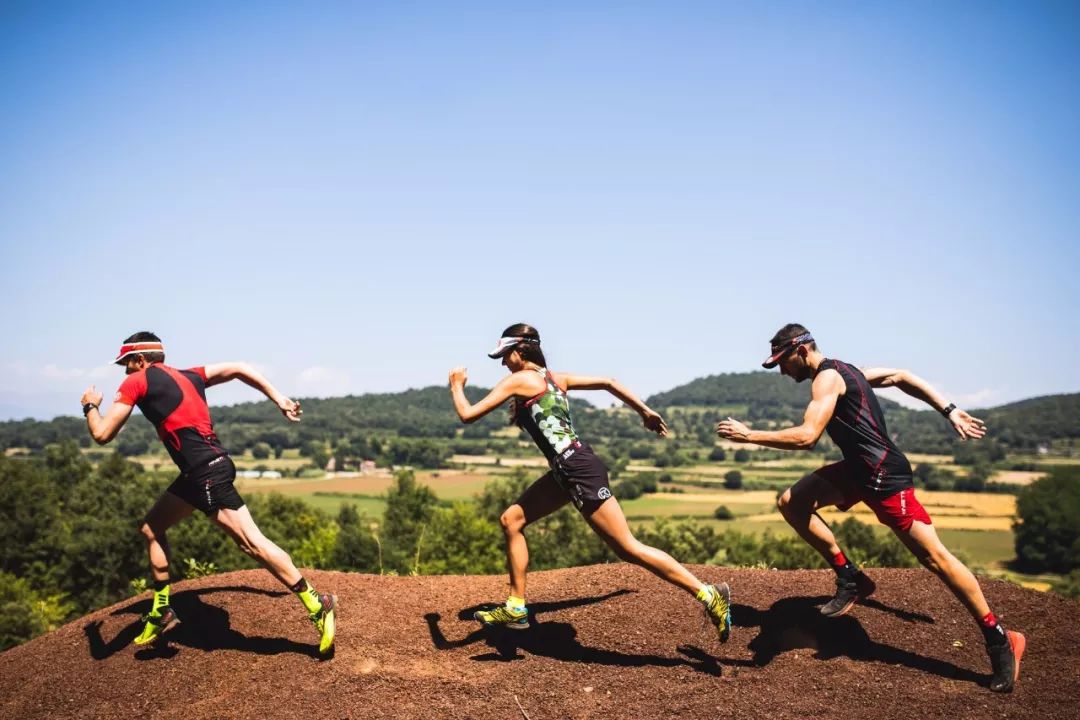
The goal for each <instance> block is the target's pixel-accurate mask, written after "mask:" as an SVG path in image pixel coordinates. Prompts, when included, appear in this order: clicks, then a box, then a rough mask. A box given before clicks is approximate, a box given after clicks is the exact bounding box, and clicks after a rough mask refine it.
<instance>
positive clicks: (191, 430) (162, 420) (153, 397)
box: [116, 363, 228, 473]
mask: <svg viewBox="0 0 1080 720" xmlns="http://www.w3.org/2000/svg"><path fill="white" fill-rule="evenodd" d="M116 402H122V403H124V404H126V405H136V406H138V408H139V410H141V411H142V414H143V415H145V416H146V419H147V420H149V421H150V422H152V423H153V424H154V427H155V428H157V434H158V437H159V438H161V441H162V442H163V443H165V448H166V449H167V450H168V451H169V455H171V456H172V459H173V462H175V463H176V466H177V467H179V468H180V472H182V473H189V472H191V471H192V470H197V469H199V468H201V467H203V466H205V465H206V464H207V463H208V462H210V461H211V460H213V459H214V458H216V457H219V456H221V455H227V454H228V453H227V452H226V451H225V448H223V447H221V443H220V442H219V441H218V438H217V435H216V434H215V433H214V422H213V421H212V420H211V419H210V408H209V407H207V405H206V370H205V369H204V368H201V367H196V368H191V369H189V370H177V369H176V368H173V367H169V366H168V365H165V364H164V363H154V364H153V365H151V366H150V367H148V368H146V369H145V370H140V371H139V372H137V373H134V374H132V375H128V376H127V378H126V379H125V380H124V382H123V383H122V384H121V385H120V389H119V390H118V391H117V392H116Z"/></svg>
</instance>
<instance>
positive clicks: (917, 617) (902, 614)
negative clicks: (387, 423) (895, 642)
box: [821, 598, 934, 625]
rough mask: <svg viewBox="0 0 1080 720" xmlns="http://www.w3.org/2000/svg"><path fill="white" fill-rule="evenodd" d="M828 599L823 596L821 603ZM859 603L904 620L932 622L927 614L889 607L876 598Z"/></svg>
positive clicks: (930, 623) (931, 623) (932, 619)
mask: <svg viewBox="0 0 1080 720" xmlns="http://www.w3.org/2000/svg"><path fill="white" fill-rule="evenodd" d="M829 599H830V598H825V599H824V600H822V601H821V602H822V603H827V602H829ZM859 605H862V606H864V607H868V608H871V609H873V610H880V611H881V612H885V613H889V614H890V615H894V616H896V617H898V618H900V619H901V620H906V621H907V622H920V623H927V624H929V625H933V624H934V618H932V617H930V616H929V615H923V614H922V613H921V612H915V611H914V610H905V609H903V608H894V607H891V606H889V605H886V604H885V603H883V602H879V601H877V600H872V599H869V598H864V599H862V600H860V601H859Z"/></svg>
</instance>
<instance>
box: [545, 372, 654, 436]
mask: <svg viewBox="0 0 1080 720" xmlns="http://www.w3.org/2000/svg"><path fill="white" fill-rule="evenodd" d="M551 376H552V377H553V378H555V382H557V383H559V384H560V385H561V386H562V387H563V389H564V390H607V391H608V392H609V393H611V394H612V395H614V396H615V397H617V398H619V399H620V400H622V401H623V402H624V403H625V404H626V405H628V406H630V407H631V408H633V409H634V412H636V413H637V414H638V415H640V416H641V420H642V422H643V423H644V425H645V427H646V428H647V429H649V430H652V431H653V432H654V433H656V434H657V435H660V436H661V437H667V434H668V426H667V423H666V422H664V418H662V417H660V413H658V412H656V411H655V410H653V409H652V408H650V407H649V406H648V405H646V404H645V402H644V401H643V400H642V399H641V398H639V397H638V396H637V395H635V394H634V393H632V392H630V390H629V388H627V387H626V386H625V385H623V384H622V383H620V382H619V381H618V380H615V379H614V378H607V377H591V376H589V375H571V374H570V373H552V374H551Z"/></svg>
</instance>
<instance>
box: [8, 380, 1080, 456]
mask: <svg viewBox="0 0 1080 720" xmlns="http://www.w3.org/2000/svg"><path fill="white" fill-rule="evenodd" d="M486 392H487V389H486V388H474V387H468V388H466V394H467V395H468V396H469V398H470V399H471V400H473V401H476V400H478V399H479V398H480V397H482V396H483V395H484V394H485V393H486ZM210 399H211V400H212V399H213V391H211V396H210ZM808 400H809V397H808V395H807V388H806V387H805V386H802V385H798V384H796V383H792V382H790V381H789V380H788V379H786V378H782V377H780V376H779V375H778V374H776V373H740V374H730V375H718V376H712V377H707V378H700V379H698V380H694V381H693V382H691V383H688V384H686V385H683V386H681V387H679V388H675V389H673V390H671V391H668V392H666V393H660V394H658V395H655V396H653V397H651V398H649V399H648V402H649V403H650V404H651V405H652V406H654V407H655V408H657V409H658V410H661V411H662V412H664V414H665V415H666V417H667V420H668V424H669V426H670V427H671V428H672V429H673V430H674V431H675V435H676V437H677V438H678V439H679V440H680V442H681V443H682V444H683V447H684V448H698V449H704V450H705V451H706V452H708V450H709V449H711V448H713V447H714V445H715V441H716V436H715V425H716V423H717V422H718V421H719V420H721V419H723V418H724V417H726V416H727V415H729V414H735V415H738V416H740V417H741V418H742V419H745V420H749V421H751V422H753V423H755V424H757V425H759V426H760V425H762V424H765V425H767V424H769V423H797V422H799V421H800V420H801V418H802V415H803V411H804V410H805V407H806V403H807V401H808ZM303 404H304V408H305V414H304V422H302V423H299V424H287V423H284V422H283V421H282V419H281V416H280V413H278V411H277V409H276V408H275V407H273V405H271V404H270V403H268V402H260V403H242V404H240V405H234V406H230V407H217V408H214V418H215V420H216V421H217V429H218V432H219V435H220V437H221V439H222V441H223V442H224V444H225V446H226V447H228V448H229V449H230V450H232V451H233V452H236V453H239V452H242V451H245V450H248V449H251V450H254V449H255V448H256V447H258V448H260V452H264V451H265V449H266V448H269V452H270V453H271V454H280V453H281V452H282V451H283V450H284V449H286V448H305V447H309V446H311V444H312V443H321V444H322V445H324V446H327V447H329V448H331V450H330V452H333V450H332V448H334V447H335V446H336V445H338V444H340V443H342V442H347V443H349V444H351V445H352V446H353V447H354V448H355V449H356V453H357V454H359V455H363V454H365V453H371V454H370V457H371V458H372V459H376V460H381V461H389V460H390V458H389V457H382V456H380V455H379V453H378V452H377V451H376V449H375V448H370V447H368V444H369V443H372V442H385V441H387V440H388V439H391V438H399V439H401V440H403V441H408V440H419V439H428V440H430V441H432V442H433V443H435V444H437V445H440V446H442V447H445V446H446V444H447V443H454V442H462V441H478V442H480V444H479V445H477V446H475V447H480V448H484V447H486V444H485V443H484V442H481V441H486V442H488V443H493V444H498V442H499V440H498V439H497V438H496V437H495V436H494V435H493V433H495V431H498V430H502V429H504V428H505V427H506V423H507V416H506V415H505V414H504V413H501V412H496V413H492V414H490V415H488V416H487V417H485V418H483V419H481V420H480V421H479V422H477V423H474V424H472V425H469V426H466V427H464V429H463V428H462V426H461V423H460V422H459V421H458V418H457V416H456V415H455V414H454V412H453V409H452V407H451V405H450V402H449V399H448V397H447V392H446V389H445V388H443V387H428V388H423V389H419V390H408V391H406V392H401V393H384V394H371V395H362V396H347V397H341V398H328V399H307V400H304V401H303ZM571 406H572V410H573V413H574V416H575V421H576V424H577V425H578V429H579V430H580V431H581V432H582V433H583V435H584V436H585V437H586V438H588V439H589V440H590V441H591V442H592V443H593V444H607V445H611V446H613V447H615V448H617V449H618V448H625V450H626V452H625V453H622V454H626V455H629V456H630V457H633V454H632V451H633V452H640V451H641V449H642V448H643V447H644V448H649V452H650V456H651V457H653V458H654V459H655V460H657V461H658V464H659V463H663V464H666V465H670V466H674V465H678V464H679V463H680V460H686V459H687V453H683V454H682V455H678V454H676V453H675V452H674V451H672V450H670V449H669V448H667V447H664V446H658V444H655V443H648V442H647V441H648V439H649V438H650V436H649V434H648V433H647V432H646V431H645V430H644V429H642V427H641V422H640V419H639V418H638V417H637V415H636V414H634V413H633V412H630V411H629V410H626V409H617V410H610V409H598V408H595V407H593V406H591V405H589V404H588V403H587V402H584V401H583V400H580V399H579V398H571ZM882 407H883V409H884V411H885V417H886V421H887V423H888V425H889V430H890V432H891V433H892V435H893V436H894V438H895V439H896V440H897V441H898V443H899V444H900V446H901V447H902V448H903V449H905V450H907V451H910V452H921V453H937V454H941V453H944V454H952V453H954V452H955V453H956V460H957V462H959V463H961V464H974V463H975V462H977V461H980V460H986V461H988V462H993V461H994V460H995V458H997V457H1002V456H1004V453H1005V452H1006V450H1025V451H1026V450H1032V449H1034V448H1036V447H1038V446H1039V445H1045V444H1048V443H1051V442H1053V441H1058V442H1059V443H1060V442H1062V441H1064V442H1072V441H1073V440H1075V439H1076V438H1080V394H1073V395H1057V396H1049V397H1043V398H1034V399H1031V400H1025V401H1023V402H1019V403H1013V404H1011V405H1005V406H1002V407H999V408H992V409H990V410H987V411H985V412H983V413H982V415H983V416H984V419H986V420H987V422H988V425H989V427H990V432H991V436H990V438H989V439H988V440H986V441H983V442H981V443H978V444H972V443H958V442H956V441H955V439H954V437H953V434H952V432H951V430H950V429H949V427H948V424H947V423H946V422H945V420H944V419H943V418H942V417H941V416H940V415H938V414H937V413H935V412H933V411H932V410H925V411H915V410H911V409H908V408H904V407H901V406H900V405H897V404H896V403H893V402H890V401H888V400H882ZM459 433H460V434H459ZM68 439H73V440H75V441H76V442H79V443H80V444H81V445H82V446H83V447H86V446H88V445H89V444H90V439H89V437H88V435H87V433H86V428H85V423H84V422H83V421H82V419H80V418H73V417H63V418H55V419H53V420H50V421H35V420H22V421H9V422H3V423H0V449H6V448H12V447H27V448H30V449H32V450H41V449H42V448H44V447H45V446H46V445H48V444H50V443H55V442H61V441H63V440H68ZM157 442H158V441H157V438H156V436H155V434H154V429H153V427H151V426H150V424H149V423H146V422H139V421H136V422H129V423H128V425H127V426H126V427H125V428H124V430H123V431H122V432H121V434H120V436H119V437H118V438H117V440H116V447H117V449H118V450H119V451H120V452H121V453H122V454H124V455H127V456H132V455H138V454H142V453H145V452H147V451H148V450H149V449H150V448H152V447H155V446H156V444H157ZM399 447H400V448H410V447H412V446H410V445H408V444H407V443H403V444H402V445H401V446H399ZM818 449H819V451H820V452H822V453H828V452H829V450H830V449H831V445H830V443H829V442H828V440H827V438H824V439H823V441H822V443H820V444H819V447H818ZM447 454H448V453H447ZM422 461H423V462H411V463H409V464H413V465H418V466H424V467H428V466H431V465H425V464H423V463H433V462H443V460H442V459H439V458H436V457H434V456H433V455H431V454H430V453H427V454H425V457H424V458H422Z"/></svg>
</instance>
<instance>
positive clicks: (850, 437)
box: [716, 324, 1026, 692]
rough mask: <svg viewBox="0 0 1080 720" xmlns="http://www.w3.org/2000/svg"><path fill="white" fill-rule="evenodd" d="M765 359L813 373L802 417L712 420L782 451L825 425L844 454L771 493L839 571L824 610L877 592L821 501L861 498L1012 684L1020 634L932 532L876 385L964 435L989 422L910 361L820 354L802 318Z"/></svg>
mask: <svg viewBox="0 0 1080 720" xmlns="http://www.w3.org/2000/svg"><path fill="white" fill-rule="evenodd" d="M762 365H763V366H764V367H766V368H773V367H776V366H777V365H779V366H780V373H781V374H782V375H788V376H790V377H791V378H793V379H794V380H795V381H796V382H802V381H803V380H808V379H811V378H812V379H813V384H812V385H811V396H812V397H811V401H810V404H809V405H808V406H807V408H806V413H805V415H804V416H803V422H802V424H801V425H798V426H797V427H792V428H787V429H784V430H776V431H763V430H751V429H750V428H748V427H747V426H746V425H744V424H743V423H741V422H739V421H737V420H733V419H731V418H728V419H727V420H724V421H722V422H720V423H719V424H718V425H717V428H716V432H717V434H718V435H720V437H723V438H726V439H728V440H733V441H735V442H746V443H754V444H757V445H764V446H766V447H771V448H778V449H781V450H809V449H811V448H813V447H814V445H816V444H817V441H818V439H819V438H820V437H821V434H822V433H823V432H826V433H828V435H829V437H830V438H831V439H832V441H833V442H834V443H836V445H837V447H839V448H840V451H841V452H842V453H843V456H844V459H843V460H841V461H840V462H837V463H833V464H831V465H826V466H825V467H823V468H821V469H819V470H816V471H814V472H813V473H810V474H809V475H807V476H806V477H804V478H802V479H801V480H799V481H798V482H797V483H795V484H794V485H792V486H791V487H790V488H788V489H787V490H786V491H785V492H784V493H783V494H782V495H781V496H780V497H779V499H778V500H777V506H778V507H779V509H780V513H781V514H782V515H783V516H784V519H785V520H787V521H788V524H790V525H791V526H792V527H793V528H794V529H795V531H796V532H797V533H799V535H800V536H801V537H802V538H803V539H804V540H806V542H807V543H809V544H810V545H811V546H812V547H813V548H814V549H815V550H817V551H818V552H819V553H821V555H822V556H823V557H824V558H825V560H826V562H828V563H829V565H830V567H832V569H833V571H834V572H835V573H836V588H837V589H836V596H835V597H834V598H833V599H832V600H830V601H829V602H828V603H826V604H825V605H824V606H822V608H821V612H822V614H823V615H826V616H828V617H837V616H840V615H843V614H845V613H847V612H848V611H849V610H851V608H852V606H853V605H854V604H855V603H856V602H857V601H858V600H860V599H862V598H865V597H867V596H868V595H870V594H871V593H872V592H874V589H875V586H874V583H873V581H872V580H871V579H870V578H869V577H867V576H866V575H865V574H864V573H863V572H862V571H861V570H859V568H857V567H856V566H855V565H854V564H853V563H852V562H850V561H849V560H848V559H847V558H846V557H845V555H844V552H843V551H842V550H841V549H840V546H839V545H837V544H836V538H835V536H834V535H833V533H832V531H831V530H830V529H829V526H828V525H827V524H826V523H825V521H824V520H822V518H821V516H820V515H818V514H817V510H818V509H820V508H823V507H828V506H830V505H835V506H836V507H838V508H839V509H840V510H847V509H848V508H850V507H851V506H852V505H854V504H855V503H858V502H863V503H866V505H868V506H869V507H870V509H872V510H873V511H874V514H875V515H877V517H878V520H880V521H881V522H882V524H884V525H886V526H888V527H889V528H890V529H892V531H893V532H894V533H895V534H896V536H897V537H898V538H899V539H900V541H901V542H903V543H904V545H905V546H906V547H907V548H908V549H909V550H910V551H911V552H912V553H913V554H914V555H915V557H917V558H918V559H919V562H921V563H922V564H923V565H924V566H926V567H927V568H928V569H929V570H931V571H932V572H933V573H934V574H935V575H937V576H938V577H939V578H940V579H941V580H942V581H943V582H944V583H945V584H946V586H948V588H949V589H950V590H951V591H952V592H953V594H954V595H955V596H956V597H957V599H959V600H960V602H962V603H963V604H964V606H965V607H966V608H967V609H968V611H969V612H970V613H971V615H972V616H973V617H974V618H975V620H976V622H978V624H979V627H980V629H981V630H982V633H983V637H984V639H985V640H986V648H987V652H988V653H989V655H990V663H991V665H992V667H993V676H992V678H991V680H990V689H991V690H993V691H995V692H1010V691H1011V690H1012V688H1013V685H1014V684H1015V682H1016V679H1017V678H1018V677H1019V676H1020V658H1021V656H1022V655H1023V652H1024V648H1025V645H1026V640H1025V638H1024V636H1023V635H1022V634H1020V633H1018V632H1014V631H1011V630H1010V631H1006V630H1005V628H1004V627H1002V625H1001V623H1000V622H998V620H997V617H996V616H995V615H994V613H993V612H991V611H990V606H989V605H988V604H987V602H986V598H985V597H984V596H983V592H982V589H981V588H980V587H979V583H978V581H977V580H976V579H975V576H974V575H973V574H972V572H971V571H970V570H968V569H967V567H965V566H964V564H963V563H961V562H960V561H959V560H957V559H956V557H954V556H953V554H952V553H950V552H949V551H948V550H947V549H946V548H945V546H944V545H943V544H942V542H941V539H940V538H938V535H937V532H936V531H935V530H934V526H933V524H932V522H931V520H930V515H929V514H928V513H927V512H926V509H925V508H923V506H922V504H921V503H920V502H919V501H918V499H916V497H915V487H914V482H913V478H912V473H911V464H910V463H909V462H908V460H907V458H906V457H904V454H903V453H902V452H900V449H899V448H898V447H897V446H896V444H895V443H894V442H893V440H892V438H890V437H889V432H888V429H887V428H886V427H885V418H884V415H883V414H882V412H881V406H880V405H879V404H878V401H877V397H876V396H875V395H874V393H873V390H872V388H875V387H897V388H899V389H901V390H903V391H904V392H905V393H907V394H908V395H911V396H912V397H915V398H918V399H920V400H923V401H925V402H926V403H927V404H929V405H930V406H931V407H933V408H934V409H935V410H937V411H938V412H940V413H941V414H942V415H944V416H945V417H946V418H947V419H948V420H949V422H950V423H951V424H952V426H953V429H954V430H955V431H956V433H957V435H959V436H960V438H961V439H969V438H970V439H972V440H977V439H979V438H981V437H983V435H985V434H986V426H985V425H984V424H983V422H982V421H981V420H979V419H978V418H974V417H972V416H971V415H969V414H968V413H966V412H964V411H963V410H961V409H959V408H958V407H956V406H955V405H953V404H952V403H947V402H946V401H945V399H944V398H943V397H942V396H941V394H940V393H938V392H937V391H936V390H935V389H934V388H933V387H931V386H930V384H929V383H927V382H926V381H925V380H923V379H921V378H919V377H916V376H915V375H913V374H912V373H910V372H908V371H907V370H893V369H887V368H870V369H862V370H860V369H859V368H856V367H854V366H852V365H849V364H847V363H845V362H841V361H839V360H832V359H828V358H826V357H825V356H824V355H822V353H821V352H820V351H819V350H818V347H817V343H816V342H815V341H814V338H813V336H812V335H811V334H810V332H809V331H808V330H807V329H806V328H805V327H803V326H802V325H797V324H790V325H785V326H784V327H783V328H781V329H780V331H779V332H777V333H776V335H775V336H774V337H773V339H772V341H771V352H770V355H769V358H768V359H767V360H766V361H765V362H764V363H762Z"/></svg>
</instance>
